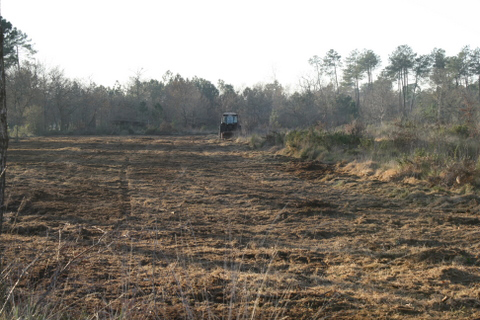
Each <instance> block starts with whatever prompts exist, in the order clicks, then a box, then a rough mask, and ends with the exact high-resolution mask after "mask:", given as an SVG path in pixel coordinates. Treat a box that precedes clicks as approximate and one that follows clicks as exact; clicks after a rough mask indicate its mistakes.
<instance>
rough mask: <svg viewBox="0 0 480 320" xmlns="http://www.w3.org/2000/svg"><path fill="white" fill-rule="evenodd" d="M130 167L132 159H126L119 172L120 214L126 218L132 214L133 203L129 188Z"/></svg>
mask: <svg viewBox="0 0 480 320" xmlns="http://www.w3.org/2000/svg"><path fill="white" fill-rule="evenodd" d="M129 167H130V158H129V157H125V160H124V161H123V164H122V166H121V168H120V172H119V189H120V192H119V198H120V199H119V202H120V213H121V214H122V215H125V216H130V215H131V214H132V202H131V196H130V190H129V187H128V173H127V172H128V169H129Z"/></svg>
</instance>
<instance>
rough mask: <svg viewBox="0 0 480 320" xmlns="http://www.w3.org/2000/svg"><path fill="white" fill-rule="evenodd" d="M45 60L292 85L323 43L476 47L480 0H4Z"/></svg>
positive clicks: (99, 71) (79, 71) (108, 76)
mask: <svg viewBox="0 0 480 320" xmlns="http://www.w3.org/2000/svg"><path fill="white" fill-rule="evenodd" d="M0 6H1V14H2V15H3V16H4V17H5V19H7V20H8V21H10V22H11V23H12V24H13V25H14V26H15V27H17V28H18V29H20V30H22V31H23V32H25V33H26V34H27V35H28V36H29V37H30V38H31V39H32V40H33V43H34V44H35V48H36V49H37V50H38V53H37V55H36V58H37V59H38V60H39V61H40V62H42V63H45V64H46V65H47V67H57V66H58V67H60V68H61V69H63V70H64V71H65V74H66V75H67V76H68V77H71V78H77V79H83V80H87V81H89V80H92V81H94V82H96V83H97V84H102V85H105V86H113V85H114V83H115V81H116V80H118V81H119V82H120V83H122V84H124V83H127V82H128V81H129V78H130V77H132V76H134V75H135V74H136V73H138V72H139V71H140V70H143V73H142V77H143V79H144V80H148V79H151V78H153V79H158V80H161V78H162V75H163V74H164V73H165V72H166V71H167V70H170V71H172V72H173V73H175V74H176V73H179V74H181V75H182V76H183V77H186V78H192V77H194V76H198V77H201V78H205V79H207V80H210V81H211V82H212V83H214V84H215V85H216V84H217V82H218V80H219V79H222V80H224V81H225V82H226V83H229V84H233V85H234V86H235V87H236V88H239V87H245V86H252V85H255V84H257V83H267V82H271V81H273V80H274V79H276V80H278V81H279V82H280V83H281V84H282V85H284V86H292V87H295V86H296V85H297V84H298V81H299V79H300V77H301V76H304V75H305V74H306V73H307V72H309V71H310V70H311V67H310V66H309V64H308V59H309V58H311V57H313V56H314V55H318V56H320V57H323V56H324V55H325V53H326V52H327V51H328V50H329V49H334V50H336V51H337V52H338V53H339V54H340V55H342V57H346V56H348V55H349V53H350V52H351V51H352V50H354V49H359V50H363V49H370V50H373V51H374V52H375V53H377V54H378V55H380V56H381V58H382V66H381V67H382V68H383V67H385V66H386V65H387V63H388V56H389V54H391V53H392V52H393V51H394V50H395V48H396V47H397V46H399V45H403V44H407V45H409V46H411V47H412V49H413V50H414V51H415V52H417V53H419V54H426V53H430V51H431V50H432V49H433V48H435V47H438V48H443V49H445V50H446V52H447V55H456V54H457V53H458V52H459V51H460V50H461V49H462V47H464V46H465V45H470V46H471V47H472V48H476V47H480V32H479V27H478V20H479V17H478V16H479V14H480V10H479V9H480V1H478V0H456V1H444V0H401V1H398V0H395V1H390V0H383V1H382V0H362V1H360V0H329V1H324V0H317V1H313V0H294V1H284V0H242V1H238V0H218V1H217V0H168V1H165V0H158V1H154V0H135V1H125V0H82V1H78V0H3V1H1V2H0Z"/></svg>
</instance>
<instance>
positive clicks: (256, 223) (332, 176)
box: [0, 136, 480, 320]
mask: <svg viewBox="0 0 480 320" xmlns="http://www.w3.org/2000/svg"><path fill="white" fill-rule="evenodd" d="M9 160H10V165H9V169H8V170H9V171H8V183H9V186H8V199H9V200H8V213H7V215H6V221H5V228H6V230H7V233H6V234H3V235H2V236H1V242H0V245H1V248H0V249H1V251H0V252H1V259H2V260H1V266H2V268H1V270H2V273H1V275H0V277H1V279H2V281H1V283H2V284H3V290H4V291H3V292H4V293H5V295H4V296H8V293H9V292H10V291H11V295H9V299H8V300H5V299H3V302H6V303H5V309H4V312H3V314H2V315H0V319H2V316H3V317H4V318H5V319H14V318H18V317H16V316H15V313H17V314H18V313H23V314H24V315H25V314H27V315H28V314H42V313H43V314H47V315H48V316H49V319H61V318H62V317H64V316H65V315H69V316H71V317H74V318H82V319H267V318H268V319H373V318H378V319H458V318H459V319H461V318H465V319H473V318H476V317H480V286H479V282H480V281H479V279H480V271H479V268H478V267H479V264H480V260H479V258H480V256H479V255H480V244H479V242H478V239H479V236H480V234H479V232H478V226H479V225H480V222H479V213H478V212H479V211H478V210H479V208H480V207H479V205H480V198H479V197H478V196H477V195H475V194H469V195H460V194H455V193H453V192H440V191H433V190H431V189H429V188H428V187H427V186H425V185H419V184H415V183H410V184H403V183H401V182H383V181H380V180H378V179H377V177H376V175H375V170H376V168H375V167H374V166H373V165H372V164H369V165H366V166H363V167H361V166H353V167H351V168H349V167H348V166H345V165H342V166H337V165H331V164H329V165H327V164H323V163H321V162H316V161H312V162H301V161H298V160H296V159H292V158H289V157H285V156H281V155H275V154H272V153H270V152H266V151H251V150H250V149H249V147H248V145H247V144H246V143H245V144H243V143H240V142H238V141H237V142H233V141H221V142H220V141H218V140H216V139H215V138H214V137H213V136H212V137H199V136H197V137H194V138H192V137H161V138H150V137H143V138H142V137H122V138H113V137H108V138H107V137H102V138H98V137H89V138H77V137H66V138H64V137H55V138H31V139H28V140H23V141H21V142H18V143H15V142H14V143H12V145H11V148H10V153H9ZM354 168H356V170H357V171H354V170H353V169H354ZM2 304H3V303H2ZM34 307H35V308H34ZM23 318H28V317H26V316H24V317H23ZM31 318H32V319H33V317H31ZM37 318H38V317H37ZM2 320H3V319H2Z"/></svg>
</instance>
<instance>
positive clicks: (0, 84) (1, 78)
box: [0, 11, 8, 234]
mask: <svg viewBox="0 0 480 320" xmlns="http://www.w3.org/2000/svg"><path fill="white" fill-rule="evenodd" d="M0 12H1V11H0ZM0 17H1V14H0ZM3 43H4V35H3V28H2V27H1V24H0V234H2V227H3V214H4V212H5V170H6V168H7V148H8V131H7V97H6V90H5V84H6V82H5V62H4V59H3Z"/></svg>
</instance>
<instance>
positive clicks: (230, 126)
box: [219, 112, 242, 139]
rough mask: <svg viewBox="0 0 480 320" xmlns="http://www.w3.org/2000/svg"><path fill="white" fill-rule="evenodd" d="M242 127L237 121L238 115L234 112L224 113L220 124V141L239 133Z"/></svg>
mask: <svg viewBox="0 0 480 320" xmlns="http://www.w3.org/2000/svg"><path fill="white" fill-rule="evenodd" d="M241 130H242V126H241V125H240V122H239V121H238V114H237V113H235V112H225V113H224V114H223V115H222V121H221V122H220V129H219V137H220V139H229V138H232V137H233V136H235V135H238V134H240V133H241Z"/></svg>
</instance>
